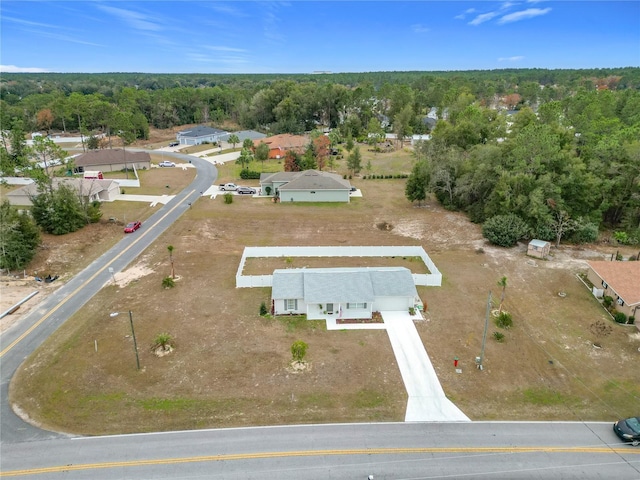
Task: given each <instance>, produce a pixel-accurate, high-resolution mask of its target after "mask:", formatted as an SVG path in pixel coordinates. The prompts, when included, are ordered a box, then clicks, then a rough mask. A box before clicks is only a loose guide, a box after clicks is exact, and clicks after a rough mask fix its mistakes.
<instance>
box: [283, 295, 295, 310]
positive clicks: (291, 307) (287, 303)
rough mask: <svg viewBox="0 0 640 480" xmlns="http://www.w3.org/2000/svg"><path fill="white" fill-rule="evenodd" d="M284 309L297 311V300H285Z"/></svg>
mask: <svg viewBox="0 0 640 480" xmlns="http://www.w3.org/2000/svg"><path fill="white" fill-rule="evenodd" d="M284 309H285V310H297V309H298V300H297V299H295V298H287V299H285V301H284Z"/></svg>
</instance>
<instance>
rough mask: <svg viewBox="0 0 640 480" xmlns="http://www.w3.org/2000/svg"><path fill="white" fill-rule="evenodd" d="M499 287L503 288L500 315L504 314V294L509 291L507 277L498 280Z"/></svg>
mask: <svg viewBox="0 0 640 480" xmlns="http://www.w3.org/2000/svg"><path fill="white" fill-rule="evenodd" d="M498 286H499V287H502V295H501V296H500V307H499V308H498V315H500V314H501V313H502V306H503V305H504V294H505V291H506V290H507V277H502V278H501V279H500V280H498Z"/></svg>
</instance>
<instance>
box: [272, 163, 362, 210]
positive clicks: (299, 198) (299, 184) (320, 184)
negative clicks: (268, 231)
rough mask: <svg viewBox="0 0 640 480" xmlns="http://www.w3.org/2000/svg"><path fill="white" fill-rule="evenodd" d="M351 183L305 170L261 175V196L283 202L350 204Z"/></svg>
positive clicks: (338, 177) (325, 174)
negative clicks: (271, 197) (273, 197)
mask: <svg viewBox="0 0 640 480" xmlns="http://www.w3.org/2000/svg"><path fill="white" fill-rule="evenodd" d="M350 191H351V183H349V181H348V180H345V179H343V178H342V176H340V175H337V174H335V173H327V172H319V171H317V170H305V171H303V172H277V173H263V174H261V175H260V195H263V196H276V197H279V198H280V201H281V202H349V192H350Z"/></svg>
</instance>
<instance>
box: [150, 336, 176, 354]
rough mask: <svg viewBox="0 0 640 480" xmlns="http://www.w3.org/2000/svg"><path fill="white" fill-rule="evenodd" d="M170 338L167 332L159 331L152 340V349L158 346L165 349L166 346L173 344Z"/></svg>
mask: <svg viewBox="0 0 640 480" xmlns="http://www.w3.org/2000/svg"><path fill="white" fill-rule="evenodd" d="M172 340H173V339H172V338H171V335H169V334H168V333H159V334H158V335H156V338H155V340H154V341H153V342H154V343H153V347H152V350H155V349H156V348H158V347H162V349H163V350H166V349H167V347H171V346H173V342H172Z"/></svg>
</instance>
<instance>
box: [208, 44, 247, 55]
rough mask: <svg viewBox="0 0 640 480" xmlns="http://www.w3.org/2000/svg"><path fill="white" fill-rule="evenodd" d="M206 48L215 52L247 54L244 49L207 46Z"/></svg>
mask: <svg viewBox="0 0 640 480" xmlns="http://www.w3.org/2000/svg"><path fill="white" fill-rule="evenodd" d="M204 48H206V49H207V50H213V51H215V52H239V53H244V52H246V50H245V49H243V48H234V47H224V46H220V45H206V46H205V47H204Z"/></svg>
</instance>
